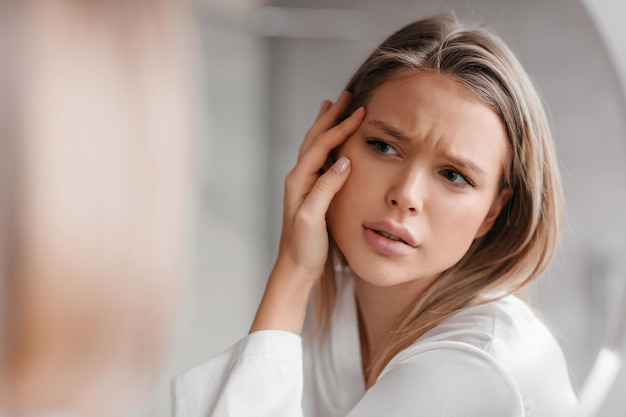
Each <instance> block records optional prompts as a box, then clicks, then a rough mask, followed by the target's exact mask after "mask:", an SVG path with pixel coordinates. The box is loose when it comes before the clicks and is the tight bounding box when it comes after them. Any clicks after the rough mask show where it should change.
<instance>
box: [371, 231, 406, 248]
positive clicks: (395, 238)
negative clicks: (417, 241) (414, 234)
mask: <svg viewBox="0 0 626 417" xmlns="http://www.w3.org/2000/svg"><path fill="white" fill-rule="evenodd" d="M370 230H371V231H372V232H374V233H376V234H378V235H381V236H383V237H386V238H387V239H391V240H395V241H396V242H402V243H404V244H405V245H409V244H408V243H407V242H406V241H404V240H402V239H400V238H399V237H398V236H394V235H392V234H391V233H387V232H383V231H382V230H374V229H370ZM409 246H411V245H409Z"/></svg>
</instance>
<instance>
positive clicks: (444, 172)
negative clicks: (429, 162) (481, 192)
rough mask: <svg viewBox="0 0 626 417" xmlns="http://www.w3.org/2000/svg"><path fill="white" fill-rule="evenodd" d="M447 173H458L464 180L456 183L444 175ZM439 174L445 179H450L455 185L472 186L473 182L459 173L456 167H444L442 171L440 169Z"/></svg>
mask: <svg viewBox="0 0 626 417" xmlns="http://www.w3.org/2000/svg"><path fill="white" fill-rule="evenodd" d="M448 173H452V174H456V175H458V176H459V177H461V178H462V179H463V181H464V182H465V184H457V183H455V182H454V181H452V180H450V179H449V178H448V177H447V175H446V174H448ZM441 175H443V177H444V178H445V179H446V180H448V181H450V182H451V183H452V184H453V185H457V186H459V187H462V186H464V185H469V186H470V187H474V183H473V182H472V181H471V180H470V179H469V178H467V177H466V176H465V175H463V174H461V173H460V172H459V171H457V170H456V169H453V168H446V169H444V170H443V171H441Z"/></svg>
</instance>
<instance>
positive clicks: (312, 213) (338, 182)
mask: <svg viewBox="0 0 626 417" xmlns="http://www.w3.org/2000/svg"><path fill="white" fill-rule="evenodd" d="M350 170H351V165H350V160H349V159H348V158H346V157H345V156H342V157H341V158H339V159H338V160H337V162H335V163H334V164H333V166H332V167H331V168H330V169H329V170H328V171H326V172H325V173H324V174H323V175H322V176H320V177H319V178H318V179H317V181H316V182H315V184H314V185H313V188H312V189H311V192H310V193H309V195H308V196H307V197H306V199H305V200H304V202H303V203H302V206H301V207H300V210H299V215H300V216H302V219H304V220H305V221H310V220H311V219H316V218H321V219H323V218H324V216H325V215H326V212H327V211H328V207H329V206H330V202H331V201H332V199H333V197H334V196H335V194H337V192H338V191H339V190H340V189H341V187H342V186H343V184H344V183H345V182H346V180H347V179H348V176H349V173H350Z"/></svg>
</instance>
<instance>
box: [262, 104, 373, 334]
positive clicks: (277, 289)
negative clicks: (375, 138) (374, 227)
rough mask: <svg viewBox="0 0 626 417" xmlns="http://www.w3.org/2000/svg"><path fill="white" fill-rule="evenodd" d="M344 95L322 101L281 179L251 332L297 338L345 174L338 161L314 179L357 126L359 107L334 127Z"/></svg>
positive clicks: (344, 165) (318, 273)
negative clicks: (268, 266)
mask: <svg viewBox="0 0 626 417" xmlns="http://www.w3.org/2000/svg"><path fill="white" fill-rule="evenodd" d="M350 99H351V97H350V94H349V93H347V92H344V93H343V94H342V95H341V96H340V97H339V99H338V100H337V102H335V103H334V104H332V103H331V102H329V101H324V102H323V103H322V107H321V109H320V112H319V114H318V116H317V118H316V120H315V122H314V123H313V126H312V127H311V129H310V130H309V132H308V133H307V135H306V137H305V139H304V142H303V143H302V146H301V147H300V152H299V154H298V162H297V163H296V166H295V167H294V168H293V169H292V170H291V172H289V174H288V175H287V178H286V179H285V202H284V209H283V230H282V234H281V240H280V247H279V252H278V259H277V261H276V264H275V266H274V269H273V270H272V273H271V275H270V278H269V280H268V284H267V287H266V289H265V294H264V296H263V299H262V301H261V305H260V306H259V310H258V311H257V316H256V317H255V320H254V323H253V325H252V329H251V331H256V330H262V329H276V330H288V331H292V332H295V333H299V332H300V330H301V328H302V324H303V322H304V313H305V311H306V305H307V303H308V298H309V295H310V292H311V289H312V288H313V285H314V284H315V282H316V281H317V280H318V279H319V278H320V277H321V276H322V273H323V270H324V265H325V263H326V258H327V256H328V232H327V230H326V219H325V217H326V211H327V210H328V206H329V205H330V202H331V201H332V199H333V197H334V196H335V194H336V193H337V192H338V191H339V190H340V189H341V187H342V186H343V184H344V183H345V181H346V180H347V178H348V176H349V174H350V161H349V160H348V159H347V158H345V157H342V158H340V159H339V160H337V161H336V162H335V163H334V164H333V165H332V167H330V168H329V169H328V170H326V172H324V173H323V174H322V175H320V171H321V169H322V168H323V167H324V164H325V163H326V162H327V160H328V158H329V154H330V152H331V151H332V150H333V149H335V148H336V147H337V146H339V145H341V144H342V143H343V142H344V141H345V140H346V139H347V138H348V137H350V135H352V134H353V133H354V132H355V131H356V130H357V128H358V127H359V125H360V123H361V122H362V121H363V117H364V115H365V110H364V109H363V108H359V109H358V110H356V111H355V112H354V113H353V114H352V115H351V116H350V117H348V118H347V119H345V120H344V121H343V122H341V123H339V124H337V121H338V120H339V118H340V117H341V116H342V115H343V114H344V112H345V110H346V108H347V107H348V105H349V103H350Z"/></svg>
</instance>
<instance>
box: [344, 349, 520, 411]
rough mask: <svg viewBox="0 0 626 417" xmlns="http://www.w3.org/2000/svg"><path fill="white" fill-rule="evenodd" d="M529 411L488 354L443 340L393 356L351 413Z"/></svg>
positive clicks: (504, 374) (517, 392)
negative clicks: (417, 350)
mask: <svg viewBox="0 0 626 417" xmlns="http://www.w3.org/2000/svg"><path fill="white" fill-rule="evenodd" d="M399 356H402V353H401V354H400V355H399ZM525 415H526V414H525V410H524V406H523V402H522V398H521V396H520V393H519V390H518V389H517V387H516V386H515V384H514V382H513V381H512V380H511V378H510V377H509V376H508V374H507V373H506V372H504V370H502V369H501V368H500V366H499V365H498V364H497V363H496V362H495V361H494V360H493V359H492V358H491V357H490V356H489V355H487V354H486V353H485V352H483V351H481V350H479V349H476V348H473V347H471V346H469V345H464V344H459V343H454V342H450V343H449V345H448V343H446V342H443V343H441V342H440V343H437V344H436V347H435V346H434V347H433V349H422V350H421V351H420V352H419V353H416V354H413V355H411V356H409V357H405V358H402V359H401V360H395V359H394V360H393V361H392V363H391V364H390V366H388V367H387V368H386V369H385V371H384V372H383V374H381V376H380V377H379V379H378V381H377V382H376V384H374V386H373V387H372V388H370V389H369V390H368V391H367V393H366V394H365V396H364V397H363V399H362V400H361V401H360V402H359V403H358V404H357V405H356V406H355V408H354V409H353V410H352V411H351V412H350V413H349V414H348V417H382V416H385V417H435V416H436V417H524V416H525Z"/></svg>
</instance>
